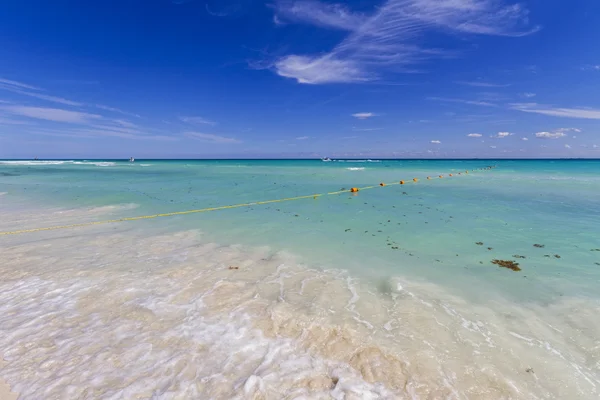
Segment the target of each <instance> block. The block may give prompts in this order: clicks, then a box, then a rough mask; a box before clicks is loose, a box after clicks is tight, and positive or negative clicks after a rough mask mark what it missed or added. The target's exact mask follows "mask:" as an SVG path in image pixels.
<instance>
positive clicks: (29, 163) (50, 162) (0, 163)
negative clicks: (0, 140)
mask: <svg viewBox="0 0 600 400" xmlns="http://www.w3.org/2000/svg"><path fill="white" fill-rule="evenodd" d="M68 162H73V161H25V160H23V161H0V165H61V164H65V163H68Z"/></svg>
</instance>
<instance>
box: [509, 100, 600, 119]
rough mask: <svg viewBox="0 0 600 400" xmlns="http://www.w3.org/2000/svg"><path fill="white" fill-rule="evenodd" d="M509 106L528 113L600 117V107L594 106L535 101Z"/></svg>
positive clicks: (584, 117)
mask: <svg viewBox="0 0 600 400" xmlns="http://www.w3.org/2000/svg"><path fill="white" fill-rule="evenodd" d="M510 107H511V108H512V109H513V110H519V111H523V112H528V113H536V114H543V115H550V116H553V117H564V118H582V119H600V109H594V108H556V107H552V106H546V105H542V104H537V103H514V104H511V105H510Z"/></svg>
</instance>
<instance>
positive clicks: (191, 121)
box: [179, 117, 217, 126]
mask: <svg viewBox="0 0 600 400" xmlns="http://www.w3.org/2000/svg"><path fill="white" fill-rule="evenodd" d="M179 119H180V120H181V121H183V122H186V123H188V124H195V125H211V126H215V125H216V124H217V123H216V122H214V121H211V120H209V119H206V118H203V117H179Z"/></svg>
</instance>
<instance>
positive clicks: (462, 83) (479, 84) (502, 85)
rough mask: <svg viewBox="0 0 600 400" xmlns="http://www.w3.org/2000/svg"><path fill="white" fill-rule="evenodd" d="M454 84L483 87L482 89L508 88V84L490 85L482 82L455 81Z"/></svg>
mask: <svg viewBox="0 0 600 400" xmlns="http://www.w3.org/2000/svg"><path fill="white" fill-rule="evenodd" d="M456 83H458V84H460V85H467V86H475V87H484V88H503V87H509V86H510V84H509V83H508V84H499V83H491V82H483V81H457V82H456Z"/></svg>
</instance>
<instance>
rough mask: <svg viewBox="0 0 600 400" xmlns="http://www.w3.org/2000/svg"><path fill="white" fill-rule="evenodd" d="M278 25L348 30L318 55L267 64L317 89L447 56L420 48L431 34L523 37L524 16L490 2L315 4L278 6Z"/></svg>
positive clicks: (514, 7)
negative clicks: (363, 8)
mask: <svg viewBox="0 0 600 400" xmlns="http://www.w3.org/2000/svg"><path fill="white" fill-rule="evenodd" d="M274 8H275V15H276V16H277V20H278V21H281V20H288V21H291V22H294V21H296V22H303V23H309V24H313V25H316V26H322V27H323V26H324V27H329V28H336V29H342V30H346V31H349V33H348V35H347V36H346V38H345V39H343V40H342V41H341V42H340V43H339V44H338V45H337V46H335V47H334V48H333V49H332V50H331V51H329V52H327V53H324V54H321V55H296V54H293V55H287V56H284V57H282V58H280V59H279V60H277V61H276V62H275V63H274V64H273V65H271V66H272V67H273V68H274V70H275V72H276V73H277V74H279V75H280V76H283V77H287V78H293V79H296V80H297V81H298V82H299V83H306V84H321V83H336V82H362V81H368V80H374V79H377V77H378V75H377V74H378V71H379V70H381V69H392V68H393V69H394V70H396V71H397V70H399V69H401V68H402V67H407V66H409V65H412V64H416V63H418V62H420V61H422V60H424V59H428V58H431V57H434V56H442V55H446V54H448V53H447V52H444V51H440V50H439V49H431V48H425V47H421V46H420V45H419V44H418V43H419V40H420V38H421V37H422V36H423V35H424V34H425V33H426V32H427V31H431V30H437V31H440V32H447V33H455V32H463V33H471V34H482V35H500V36H523V35H527V34H530V33H532V32H534V31H536V30H537V29H538V28H534V29H533V30H523V29H521V28H522V27H524V26H526V25H527V24H528V20H527V14H528V11H527V10H526V9H524V8H523V7H521V6H520V5H518V4H514V5H508V6H506V5H504V4H503V3H502V2H500V1H495V0H387V1H385V2H384V3H383V4H382V5H381V6H379V7H377V8H375V10H374V12H373V13H371V14H370V15H367V16H365V15H363V14H360V13H354V12H352V11H350V10H348V8H347V7H346V6H343V5H339V4H331V3H327V4H325V3H320V2H318V1H316V0H298V1H289V0H288V1H279V2H277V3H276V4H275V6H274Z"/></svg>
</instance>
